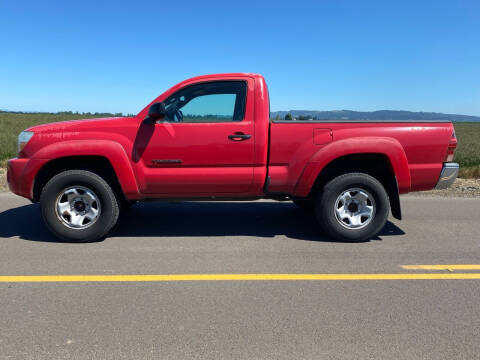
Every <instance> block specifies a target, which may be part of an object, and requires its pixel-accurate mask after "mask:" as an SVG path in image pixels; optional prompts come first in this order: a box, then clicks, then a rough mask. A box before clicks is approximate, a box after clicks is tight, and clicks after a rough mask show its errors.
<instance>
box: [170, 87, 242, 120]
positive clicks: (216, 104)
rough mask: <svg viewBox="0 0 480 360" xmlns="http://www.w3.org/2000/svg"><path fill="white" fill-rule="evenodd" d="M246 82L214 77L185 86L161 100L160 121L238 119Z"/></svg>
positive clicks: (240, 116) (240, 113) (240, 117)
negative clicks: (163, 104) (162, 111)
mask: <svg viewBox="0 0 480 360" xmlns="http://www.w3.org/2000/svg"><path fill="white" fill-rule="evenodd" d="M246 92H247V86H246V83H245V82H244V81H216V82H206V83H201V84H195V85H192V86H188V87H186V88H184V89H182V90H179V91H177V92H176V93H175V94H173V95H171V96H170V97H169V98H168V99H167V100H165V109H166V113H167V115H166V117H165V119H164V121H169V122H187V123H205V122H209V123H211V122H228V121H242V120H243V118H244V115H245V101H246Z"/></svg>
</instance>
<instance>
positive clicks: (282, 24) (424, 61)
mask: <svg viewBox="0 0 480 360" xmlns="http://www.w3.org/2000/svg"><path fill="white" fill-rule="evenodd" d="M479 19H480V2H479V1H476V0H472V1H461V0H459V1H455V0H451V1H438V0H437V1H418V0H417V1H405V0H401V1H367V0H365V1H353V0H352V1H343V0H331V1H312V2H303V1H286V2H282V1H271V2H270V1H258V0H256V1H248V0H245V1H235V2H230V1H225V0H223V1H207V0H202V1H187V0H183V1H172V2H167V1H158V0H157V1H128V2H123V1H100V0H96V1H86V0H82V1H53V0H50V1H32V2H27V1H21V0H16V1H6V0H5V1H3V0H0V109H9V110H27V111H32V110H36V111H61V110H72V111H92V112H95V111H99V112H100V111H108V112H124V113H137V112H138V111H139V110H141V108H143V107H144V106H145V105H146V104H147V103H148V102H149V101H151V100H152V99H153V98H154V97H156V96H157V95H159V94H160V93H161V92H163V91H164V90H166V89H167V88H169V87H170V86H172V85H174V84H175V83H177V82H179V81H181V80H183V79H185V78H188V77H191V76H195V75H200V74H208V73H218V72H256V73H261V74H263V75H264V76H265V78H266V80H267V82H268V85H269V89H270V99H271V109H272V111H275V110H290V109H312V110H334V109H351V110H361V111H370V110H378V109H402V110H412V111H438V112H446V113H459V114H469V115H480V21H479Z"/></svg>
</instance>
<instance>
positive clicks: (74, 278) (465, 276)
mask: <svg viewBox="0 0 480 360" xmlns="http://www.w3.org/2000/svg"><path fill="white" fill-rule="evenodd" d="M238 280H243V281H249V280H480V273H429V274H411V273H410V274H402V273H397V274H178V275H173V274H172V275H27V276H23V275H20V276H16V275H14V276H0V282H1V283H12V282H133V281H136V282H144V281H238Z"/></svg>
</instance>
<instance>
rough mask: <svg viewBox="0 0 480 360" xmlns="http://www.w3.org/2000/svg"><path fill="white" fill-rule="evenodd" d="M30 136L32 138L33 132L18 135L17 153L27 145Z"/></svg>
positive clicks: (23, 132)
mask: <svg viewBox="0 0 480 360" xmlns="http://www.w3.org/2000/svg"><path fill="white" fill-rule="evenodd" d="M32 136H33V132H31V131H22V132H21V133H20V135H18V152H19V153H20V151H22V150H23V148H24V147H25V145H27V144H28V142H29V141H30V139H31V138H32Z"/></svg>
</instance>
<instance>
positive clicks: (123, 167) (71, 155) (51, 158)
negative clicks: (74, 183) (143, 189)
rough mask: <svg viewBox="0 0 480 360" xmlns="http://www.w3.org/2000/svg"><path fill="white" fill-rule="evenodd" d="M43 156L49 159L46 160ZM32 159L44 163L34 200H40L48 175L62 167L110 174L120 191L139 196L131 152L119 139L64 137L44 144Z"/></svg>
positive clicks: (34, 185)
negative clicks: (116, 140) (128, 151)
mask: <svg viewBox="0 0 480 360" xmlns="http://www.w3.org/2000/svg"><path fill="white" fill-rule="evenodd" d="M59 154H61V156H59ZM44 159H47V160H48V161H46V162H44V161H45V160H44ZM33 160H40V161H42V166H41V167H40V168H39V170H38V171H37V172H36V175H35V179H34V183H33V187H32V199H33V201H38V198H39V194H38V192H39V189H41V188H42V187H43V185H45V182H44V181H45V178H51V177H52V176H54V175H56V174H58V173H59V172H61V171H64V170H73V169H84V170H91V171H96V172H99V173H102V174H104V175H105V176H108V178H109V180H111V181H112V184H117V185H118V187H117V191H119V193H121V194H122V195H123V196H124V198H126V199H131V200H136V199H138V198H139V197H140V193H139V190H138V185H137V181H136V178H135V174H134V172H133V169H132V166H131V164H130V161H129V159H128V156H127V154H126V152H125V149H124V148H123V147H122V145H120V144H119V143H117V142H114V141H107V140H95V141H88V140H73V141H63V142H59V143H54V144H51V145H49V146H46V147H44V148H42V149H41V150H40V151H38V152H37V153H36V154H35V155H34V156H33ZM47 181H48V179H47ZM40 191H41V190H40Z"/></svg>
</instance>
